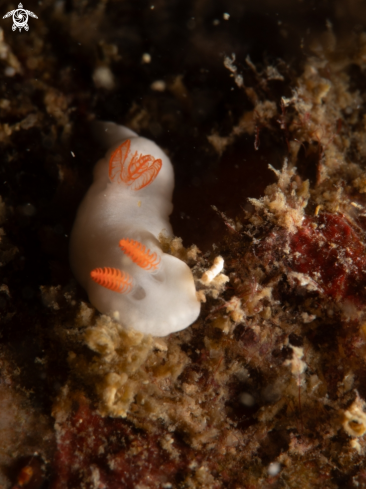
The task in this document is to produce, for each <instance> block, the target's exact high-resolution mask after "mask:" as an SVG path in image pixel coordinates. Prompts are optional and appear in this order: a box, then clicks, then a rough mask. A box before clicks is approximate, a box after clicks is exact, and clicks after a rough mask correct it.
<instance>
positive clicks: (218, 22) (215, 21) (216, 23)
mask: <svg viewBox="0 0 366 489" xmlns="http://www.w3.org/2000/svg"><path fill="white" fill-rule="evenodd" d="M219 24H220V21H219V19H215V20H213V21H212V25H219Z"/></svg>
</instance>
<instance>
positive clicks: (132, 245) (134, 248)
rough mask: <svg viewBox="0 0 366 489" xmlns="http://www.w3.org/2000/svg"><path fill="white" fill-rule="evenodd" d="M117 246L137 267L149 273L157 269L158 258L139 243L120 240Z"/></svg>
mask: <svg viewBox="0 0 366 489" xmlns="http://www.w3.org/2000/svg"><path fill="white" fill-rule="evenodd" d="M119 246H120V248H121V249H122V251H123V252H124V253H125V254H126V255H127V256H129V257H130V258H131V260H132V261H133V262H134V263H136V265H138V266H139V267H141V268H144V269H145V270H151V271H155V270H157V269H158V266H159V263H160V257H159V256H158V255H157V254H156V253H155V252H154V253H152V252H151V251H150V250H149V249H146V246H145V245H143V244H142V243H140V242H139V241H134V240H133V239H129V238H127V239H121V241H120V242H119Z"/></svg>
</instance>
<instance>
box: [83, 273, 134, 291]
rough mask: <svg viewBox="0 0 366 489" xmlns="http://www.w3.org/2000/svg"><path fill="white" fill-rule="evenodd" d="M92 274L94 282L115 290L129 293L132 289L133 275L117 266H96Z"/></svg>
mask: <svg viewBox="0 0 366 489" xmlns="http://www.w3.org/2000/svg"><path fill="white" fill-rule="evenodd" d="M90 276H91V278H92V280H94V282H96V283H97V284H99V285H101V286H102V287H105V288H106V289H109V290H113V292H118V293H120V294H127V293H128V292H130V290H131V289H132V279H131V277H130V276H129V275H128V273H126V272H122V271H121V270H118V269H117V268H110V267H105V268H95V269H94V270H92V271H91V272H90Z"/></svg>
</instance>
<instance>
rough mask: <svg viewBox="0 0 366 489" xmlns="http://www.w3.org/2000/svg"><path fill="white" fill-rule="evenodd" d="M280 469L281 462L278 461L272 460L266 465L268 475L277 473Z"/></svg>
mask: <svg viewBox="0 0 366 489" xmlns="http://www.w3.org/2000/svg"><path fill="white" fill-rule="evenodd" d="M280 470H281V464H279V463H278V462H272V463H271V464H269V465H268V469H267V471H268V474H269V475H272V476H273V475H277V474H278V473H279V472H280Z"/></svg>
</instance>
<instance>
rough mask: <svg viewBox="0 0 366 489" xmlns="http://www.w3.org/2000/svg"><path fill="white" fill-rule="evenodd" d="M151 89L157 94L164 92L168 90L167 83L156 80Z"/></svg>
mask: <svg viewBox="0 0 366 489" xmlns="http://www.w3.org/2000/svg"><path fill="white" fill-rule="evenodd" d="M150 88H151V90H154V91H155V92H164V91H165V89H166V83H165V81H164V80H156V81H154V82H153V83H152V84H151V85H150Z"/></svg>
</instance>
